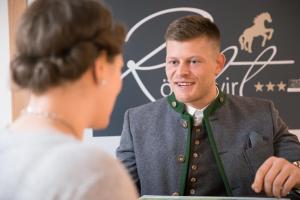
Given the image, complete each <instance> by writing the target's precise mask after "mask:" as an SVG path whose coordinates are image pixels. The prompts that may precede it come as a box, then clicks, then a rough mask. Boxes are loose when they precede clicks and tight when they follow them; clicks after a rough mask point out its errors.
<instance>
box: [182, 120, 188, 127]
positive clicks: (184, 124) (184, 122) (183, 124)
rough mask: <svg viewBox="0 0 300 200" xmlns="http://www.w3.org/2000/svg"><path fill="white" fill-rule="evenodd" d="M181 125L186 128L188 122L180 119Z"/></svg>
mask: <svg viewBox="0 0 300 200" xmlns="http://www.w3.org/2000/svg"><path fill="white" fill-rule="evenodd" d="M181 125H182V127H183V128H187V127H188V123H187V121H185V120H182V121H181Z"/></svg>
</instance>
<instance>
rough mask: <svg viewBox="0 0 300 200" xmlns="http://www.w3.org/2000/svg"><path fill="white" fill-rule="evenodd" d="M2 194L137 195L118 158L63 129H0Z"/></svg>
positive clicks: (122, 198) (130, 199)
mask: <svg viewBox="0 0 300 200" xmlns="http://www.w3.org/2000/svg"><path fill="white" fill-rule="evenodd" d="M0 163H1V164H0V166H1V167H0V199H5V200H36V199H44V200H54V199H55V200H80V199H84V200H89V199H91V200H93V199H101V200H114V199H117V200H136V199H137V194H136V190H135V188H134V186H133V183H132V181H131V180H130V178H129V176H128V175H127V173H126V171H125V169H124V168H123V166H121V164H120V163H119V162H118V161H117V160H115V159H114V158H112V157H111V156H109V155H108V154H106V153H104V152H102V151H101V150H100V149H99V148H98V147H96V146H91V145H87V144H83V143H81V142H80V141H78V140H76V139H75V138H73V137H71V136H67V135H63V134H61V133H55V132H53V131H49V132H48V133H13V132H11V131H10V130H9V129H6V130H5V131H4V133H0Z"/></svg>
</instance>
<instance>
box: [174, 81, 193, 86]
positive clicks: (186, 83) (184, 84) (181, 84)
mask: <svg viewBox="0 0 300 200" xmlns="http://www.w3.org/2000/svg"><path fill="white" fill-rule="evenodd" d="M177 85H178V86H190V85H192V83H190V82H180V83H177Z"/></svg>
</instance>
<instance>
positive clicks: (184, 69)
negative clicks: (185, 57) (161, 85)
mask: <svg viewBox="0 0 300 200" xmlns="http://www.w3.org/2000/svg"><path fill="white" fill-rule="evenodd" d="M189 73H190V70H189V66H188V65H187V64H186V63H180V64H179V66H178V68H177V74H178V75H181V76H182V75H187V74H189Z"/></svg>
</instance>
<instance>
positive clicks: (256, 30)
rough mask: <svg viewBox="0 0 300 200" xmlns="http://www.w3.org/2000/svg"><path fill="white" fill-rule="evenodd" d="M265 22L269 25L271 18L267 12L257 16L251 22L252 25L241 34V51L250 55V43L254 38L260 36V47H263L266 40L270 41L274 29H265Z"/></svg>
mask: <svg viewBox="0 0 300 200" xmlns="http://www.w3.org/2000/svg"><path fill="white" fill-rule="evenodd" d="M265 21H267V22H269V23H271V22H272V18H271V15H270V14H269V13H268V12H264V13H261V14H260V15H257V16H256V17H255V18H254V20H253V25H252V26H251V27H249V28H247V29H245V30H244V32H243V34H242V35H241V36H240V37H239V42H240V45H241V49H242V50H245V51H248V52H249V53H252V42H253V39H254V37H258V36H262V37H263V41H262V43H261V46H262V47H264V46H265V44H266V41H267V40H271V38H272V36H273V32H274V29H272V28H266V27H265Z"/></svg>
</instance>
